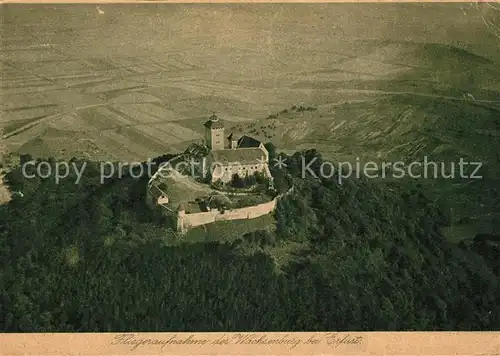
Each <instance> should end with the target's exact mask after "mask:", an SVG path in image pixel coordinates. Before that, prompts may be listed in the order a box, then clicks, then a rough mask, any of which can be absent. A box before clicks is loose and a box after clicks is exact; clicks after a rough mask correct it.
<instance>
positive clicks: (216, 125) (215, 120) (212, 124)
mask: <svg viewBox="0 0 500 356" xmlns="http://www.w3.org/2000/svg"><path fill="white" fill-rule="evenodd" d="M203 126H205V127H206V128H208V129H223V128H224V124H223V123H222V122H221V121H220V120H219V117H218V116H217V115H215V114H213V115H212V116H210V117H209V119H208V121H207V122H205V123H204V124H203Z"/></svg>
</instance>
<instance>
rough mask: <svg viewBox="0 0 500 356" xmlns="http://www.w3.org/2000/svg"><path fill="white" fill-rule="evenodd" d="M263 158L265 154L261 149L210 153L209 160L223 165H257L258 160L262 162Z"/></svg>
mask: <svg viewBox="0 0 500 356" xmlns="http://www.w3.org/2000/svg"><path fill="white" fill-rule="evenodd" d="M265 157H266V155H265V152H264V151H263V150H262V149H261V148H238V149H235V150H232V149H228V150H218V151H211V152H210V158H211V160H212V161H213V162H217V163H220V164H223V165H230V164H238V163H239V164H259V160H260V162H264V160H265Z"/></svg>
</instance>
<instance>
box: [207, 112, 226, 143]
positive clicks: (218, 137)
mask: <svg viewBox="0 0 500 356" xmlns="http://www.w3.org/2000/svg"><path fill="white" fill-rule="evenodd" d="M204 126H205V144H206V145H207V146H208V148H210V149H211V150H212V151H217V150H223V149H224V125H223V124H222V122H220V120H219V118H218V117H217V115H215V114H213V115H212V116H210V118H209V120H208V121H207V122H205V124H204Z"/></svg>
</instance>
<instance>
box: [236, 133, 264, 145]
mask: <svg viewBox="0 0 500 356" xmlns="http://www.w3.org/2000/svg"><path fill="white" fill-rule="evenodd" d="M259 146H260V141H259V140H256V139H254V138H253V137H250V136H247V135H243V136H241V137H240V139H239V140H238V148H250V147H259Z"/></svg>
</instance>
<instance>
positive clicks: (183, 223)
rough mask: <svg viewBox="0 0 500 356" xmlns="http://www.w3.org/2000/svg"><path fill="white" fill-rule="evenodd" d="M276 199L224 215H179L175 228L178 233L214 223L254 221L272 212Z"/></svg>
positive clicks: (213, 213)
mask: <svg viewBox="0 0 500 356" xmlns="http://www.w3.org/2000/svg"><path fill="white" fill-rule="evenodd" d="M277 199H278V197H276V198H274V199H273V200H271V201H270V202H267V203H263V204H259V205H254V206H249V207H246V208H239V209H231V210H226V211H225V212H224V213H221V212H219V211H209V212H203V213H194V214H184V213H179V215H178V220H179V221H178V224H177V227H178V230H180V231H186V230H188V229H190V228H193V227H196V226H200V225H205V224H210V223H213V222H216V221H228V220H244V219H255V218H258V217H260V216H263V215H267V214H269V213H270V212H272V211H273V210H274V209H275V208H276V201H277Z"/></svg>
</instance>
